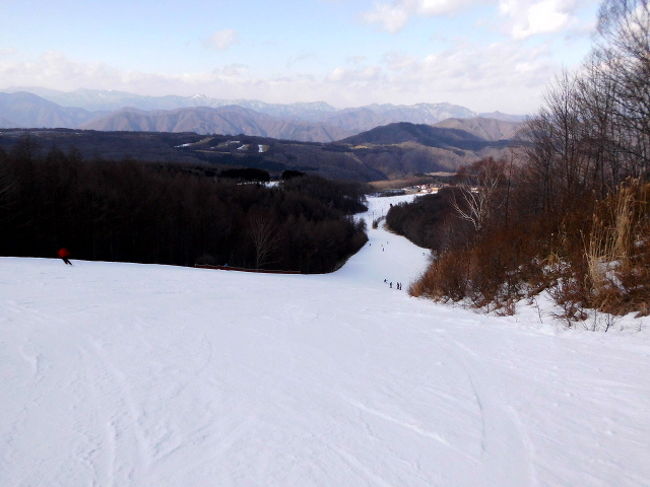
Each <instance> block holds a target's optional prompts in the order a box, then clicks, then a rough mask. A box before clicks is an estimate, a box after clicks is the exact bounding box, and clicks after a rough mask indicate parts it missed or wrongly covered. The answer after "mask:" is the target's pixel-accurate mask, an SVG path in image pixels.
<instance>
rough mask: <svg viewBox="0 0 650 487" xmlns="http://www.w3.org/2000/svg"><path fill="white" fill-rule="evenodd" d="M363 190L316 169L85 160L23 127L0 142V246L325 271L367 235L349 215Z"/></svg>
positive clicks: (20, 252)
mask: <svg viewBox="0 0 650 487" xmlns="http://www.w3.org/2000/svg"><path fill="white" fill-rule="evenodd" d="M230 176H233V175H230ZM234 176H237V177H239V176H242V175H241V174H235V175H234ZM244 176H250V174H248V173H246V174H244ZM363 199H364V191H363V187H362V186H360V185H356V184H351V183H341V184H339V183H336V182H332V181H327V180H325V179H322V178H319V177H316V176H302V177H297V178H294V179H291V180H289V181H286V182H283V183H281V184H279V185H278V186H277V187H272V188H269V187H266V186H263V185H259V184H237V182H236V180H233V179H230V178H226V179H223V178H217V177H214V176H206V175H205V171H203V170H196V171H194V170H192V168H188V167H187V166H183V165H178V166H175V165H173V164H168V163H166V164H160V165H155V164H144V163H138V162H136V161H122V162H108V161H84V160H83V159H82V158H81V156H80V155H79V153H78V152H76V151H74V150H72V151H69V152H66V153H64V152H62V151H60V150H57V149H56V148H49V149H48V148H39V147H38V146H37V145H35V141H34V140H33V139H30V138H29V137H27V138H25V139H23V140H21V141H20V142H19V143H18V144H16V145H15V146H14V147H13V149H12V150H10V151H9V152H8V153H3V152H0V224H1V225H2V234H3V238H2V239H1V240H0V255H12V256H32V257H54V256H56V252H57V250H58V249H59V248H61V247H66V248H68V249H69V250H70V251H71V253H72V258H73V259H74V258H77V259H88V260H106V261H128V262H141V263H160V264H175V265H185V266H193V265H195V264H196V263H205V264H217V265H224V264H228V265H230V266H238V267H246V268H253V269H275V270H291V271H300V272H305V273H320V272H330V271H332V270H333V269H335V268H336V267H337V265H340V263H341V262H342V261H344V260H345V259H346V258H347V257H348V256H350V255H351V254H353V253H354V252H356V251H357V250H358V249H359V248H360V247H361V246H362V245H363V244H364V242H365V241H366V235H365V231H364V230H365V229H364V228H363V225H362V224H359V223H355V222H353V220H352V218H351V216H350V215H351V214H352V213H354V212H358V211H362V210H364V209H365V207H364V205H363Z"/></svg>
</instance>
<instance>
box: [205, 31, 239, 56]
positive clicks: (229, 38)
mask: <svg viewBox="0 0 650 487" xmlns="http://www.w3.org/2000/svg"><path fill="white" fill-rule="evenodd" d="M238 40H239V35H238V34H237V31H236V30H234V29H223V30H219V31H217V32H215V33H214V34H212V35H211V36H210V37H209V38H208V39H207V40H206V41H205V44H206V46H208V47H211V48H212V49H217V50H219V51H223V50H225V49H228V48H229V47H230V46H232V45H233V44H235V43H237V42H238Z"/></svg>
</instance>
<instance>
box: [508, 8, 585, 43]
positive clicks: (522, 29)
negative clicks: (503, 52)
mask: <svg viewBox="0 0 650 487" xmlns="http://www.w3.org/2000/svg"><path fill="white" fill-rule="evenodd" d="M575 6H576V2H575V0H499V11H500V12H501V14H502V15H504V16H505V17H507V18H508V19H509V22H508V31H509V33H510V35H511V36H512V37H513V38H514V39H525V38H527V37H530V36H533V35H536V34H547V33H551V32H558V31H560V30H562V29H565V28H567V27H568V26H570V25H571V23H572V22H573V17H572V14H573V10H574V9H575Z"/></svg>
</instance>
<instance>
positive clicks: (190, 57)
mask: <svg viewBox="0 0 650 487" xmlns="http://www.w3.org/2000/svg"><path fill="white" fill-rule="evenodd" d="M598 4H599V2H598V1H596V0H300V1H299V0H288V1H275V2H269V1H258V0H238V1H232V0H212V1H205V0H188V1H185V2H172V1H168V0H157V1H153V0H129V1H123V0H112V1H111V2H107V1H97V0H86V1H71V0H64V1H41V0H21V1H16V0H0V89H7V88H11V87H25V86H39V87H46V88H53V89H59V90H65V91H70V90H74V89H78V88H90V89H115V90H122V91H130V92H135V93H140V94H150V95H165V94H179V95H192V94H196V93H201V94H205V95H208V96H213V97H219V98H227V99H236V98H255V99H260V100H263V101H267V102H279V103H290V102H296V101H303V102H304V101H319V100H322V101H327V102H329V103H331V104H333V105H335V106H338V107H344V106H358V105H363V104H367V103H404V104H412V103H418V102H442V101H446V102H451V103H457V104H461V105H465V106H467V107H469V108H471V109H473V110H478V111H491V110H501V111H507V112H514V113H524V112H531V111H534V110H536V109H537V108H538V107H539V105H540V103H541V100H542V95H543V92H544V89H545V86H547V84H548V82H549V81H550V80H551V79H552V77H553V76H554V75H555V74H557V73H558V72H559V71H560V70H561V69H562V67H566V68H569V69H571V68H574V67H576V66H577V65H578V63H579V62H580V61H581V60H582V59H583V58H584V56H585V55H586V54H587V53H588V50H589V47H590V45H591V42H592V32H593V28H594V25H595V20H596V13H597V10H598Z"/></svg>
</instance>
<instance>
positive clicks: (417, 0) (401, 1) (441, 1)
mask: <svg viewBox="0 0 650 487" xmlns="http://www.w3.org/2000/svg"><path fill="white" fill-rule="evenodd" d="M479 1H480V0H479ZM476 2H477V0H393V1H392V2H390V3H386V2H379V3H375V5H374V7H373V9H372V10H370V11H369V12H366V13H364V14H363V19H364V20H365V21H366V22H367V23H369V24H379V25H380V26H381V27H382V28H383V29H384V30H386V31H388V32H391V33H395V32H397V31H399V30H401V29H402V28H403V27H404V26H405V25H406V23H407V22H408V21H409V19H410V18H411V17H413V16H416V15H422V16H427V17H432V16H436V15H446V14H450V13H453V12H456V11H458V10H461V9H462V8H465V7H466V6H467V5H469V4H471V3H476Z"/></svg>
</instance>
